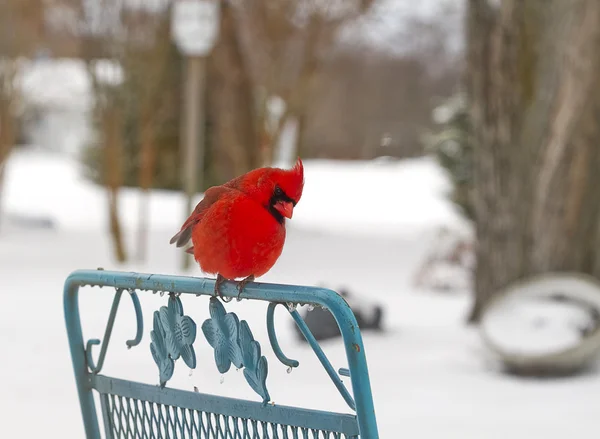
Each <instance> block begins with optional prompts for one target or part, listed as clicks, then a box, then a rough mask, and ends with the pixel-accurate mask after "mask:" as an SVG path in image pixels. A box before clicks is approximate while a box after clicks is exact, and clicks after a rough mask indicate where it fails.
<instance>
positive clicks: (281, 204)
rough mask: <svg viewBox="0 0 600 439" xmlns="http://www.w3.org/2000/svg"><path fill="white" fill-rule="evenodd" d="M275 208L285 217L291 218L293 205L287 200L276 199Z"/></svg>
mask: <svg viewBox="0 0 600 439" xmlns="http://www.w3.org/2000/svg"><path fill="white" fill-rule="evenodd" d="M274 207H275V209H277V211H278V212H279V213H281V214H282V215H283V216H284V217H286V218H290V219H291V218H292V214H293V213H294V205H293V204H292V203H290V202H289V201H278V202H277V203H275V206H274Z"/></svg>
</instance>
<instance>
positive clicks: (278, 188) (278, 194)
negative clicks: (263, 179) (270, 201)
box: [275, 186, 283, 197]
mask: <svg viewBox="0 0 600 439" xmlns="http://www.w3.org/2000/svg"><path fill="white" fill-rule="evenodd" d="M275 195H276V196H278V197H280V196H281V195H283V191H282V190H281V188H280V187H279V186H277V187H276V188H275Z"/></svg>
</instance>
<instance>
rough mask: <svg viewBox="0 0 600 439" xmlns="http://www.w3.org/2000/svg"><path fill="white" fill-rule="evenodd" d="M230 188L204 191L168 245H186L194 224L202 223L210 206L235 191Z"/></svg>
mask: <svg viewBox="0 0 600 439" xmlns="http://www.w3.org/2000/svg"><path fill="white" fill-rule="evenodd" d="M235 190H236V189H233V188H232V187H231V186H228V185H224V186H213V187H211V188H209V189H207V190H206V192H205V193H204V198H202V201H200V202H199V203H198V204H197V205H196V208H195V209H194V211H193V212H192V213H191V215H190V216H189V217H188V219H187V220H186V221H185V222H184V223H183V225H182V226H181V229H180V230H179V232H177V233H176V234H175V235H174V236H173V237H172V238H171V240H170V241H169V244H174V243H176V245H177V247H183V246H184V245H186V244H187V243H188V241H189V240H190V238H191V237H192V230H193V228H194V226H195V225H196V224H198V223H199V222H200V221H202V217H204V215H205V214H206V211H207V210H208V209H209V208H210V206H212V205H213V204H214V203H215V202H216V201H217V200H219V198H221V197H222V196H223V195H224V194H226V193H228V192H232V191H235Z"/></svg>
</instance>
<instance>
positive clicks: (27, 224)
mask: <svg viewBox="0 0 600 439" xmlns="http://www.w3.org/2000/svg"><path fill="white" fill-rule="evenodd" d="M6 216H7V219H8V221H9V222H10V223H11V224H12V225H14V226H17V227H21V228H24V229H55V228H56V224H55V223H54V221H53V220H52V219H51V218H48V217H39V216H26V215H19V214H7V215H6Z"/></svg>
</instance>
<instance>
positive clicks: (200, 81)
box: [171, 0, 219, 270]
mask: <svg viewBox="0 0 600 439" xmlns="http://www.w3.org/2000/svg"><path fill="white" fill-rule="evenodd" d="M171 18H172V23H171V28H172V32H173V39H174V40H175V43H176V44H177V47H178V48H179V50H180V51H181V52H182V54H183V55H184V56H185V57H186V73H185V75H186V77H185V87H184V96H183V102H184V108H183V119H182V125H181V128H182V130H181V136H180V137H181V142H182V143H181V151H183V154H182V158H183V173H182V177H183V181H182V183H183V187H184V189H185V193H186V200H187V202H186V203H185V211H184V217H183V219H184V220H185V219H186V218H187V217H188V216H189V214H190V213H191V212H192V209H193V208H194V206H193V199H194V195H195V193H196V189H197V182H198V181H202V176H203V169H204V160H203V159H204V126H205V122H204V121H205V117H206V116H205V114H204V102H205V99H204V95H205V88H206V56H207V55H208V54H209V53H210V51H211V50H212V48H213V47H214V45H215V42H216V40H217V36H218V29H219V0H176V1H175V3H174V4H173V10H172V17H171ZM182 253H183V269H184V270H185V269H187V268H188V267H189V266H190V256H189V255H188V254H187V253H185V252H182Z"/></svg>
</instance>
